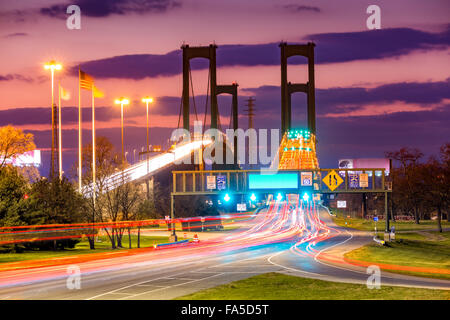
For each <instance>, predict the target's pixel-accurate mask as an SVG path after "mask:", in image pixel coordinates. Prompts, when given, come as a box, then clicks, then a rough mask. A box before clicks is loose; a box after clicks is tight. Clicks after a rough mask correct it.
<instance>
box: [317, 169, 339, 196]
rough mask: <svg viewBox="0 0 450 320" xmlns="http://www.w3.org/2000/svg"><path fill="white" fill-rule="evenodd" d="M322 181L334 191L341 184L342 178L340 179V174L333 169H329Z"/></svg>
mask: <svg viewBox="0 0 450 320" xmlns="http://www.w3.org/2000/svg"><path fill="white" fill-rule="evenodd" d="M322 181H323V182H324V183H325V184H326V186H327V187H328V188H329V189H330V190H331V191H334V190H335V189H336V188H337V187H339V186H340V185H341V183H342V182H344V180H342V178H341V176H340V175H339V174H338V173H337V172H336V171H334V170H331V171H330V172H329V173H328V174H327V175H326V176H325V178H323V179H322Z"/></svg>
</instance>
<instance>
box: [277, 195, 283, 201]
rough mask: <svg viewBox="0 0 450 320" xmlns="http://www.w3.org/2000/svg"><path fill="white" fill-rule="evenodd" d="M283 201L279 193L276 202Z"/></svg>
mask: <svg viewBox="0 0 450 320" xmlns="http://www.w3.org/2000/svg"><path fill="white" fill-rule="evenodd" d="M282 199H283V196H282V195H281V193H279V194H277V201H281V200H282Z"/></svg>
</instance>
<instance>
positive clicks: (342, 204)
mask: <svg viewBox="0 0 450 320" xmlns="http://www.w3.org/2000/svg"><path fill="white" fill-rule="evenodd" d="M337 207H338V208H347V201H345V200H343V201H338V202H337Z"/></svg>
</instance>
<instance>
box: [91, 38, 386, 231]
mask: <svg viewBox="0 0 450 320" xmlns="http://www.w3.org/2000/svg"><path fill="white" fill-rule="evenodd" d="M279 47H280V57H281V59H280V66H281V85H280V88H281V132H282V138H281V141H280V144H279V148H278V152H277V153H276V155H275V157H274V158H273V159H272V163H271V165H270V166H269V168H268V169H269V170H268V171H269V172H261V171H260V170H242V168H241V167H240V166H239V164H238V141H237V136H236V135H235V136H234V138H233V139H234V141H228V140H227V137H226V135H225V134H224V133H223V129H224V128H223V127H222V126H221V123H220V108H219V105H218V101H217V96H218V95H220V94H230V95H232V106H231V114H230V123H229V126H228V128H230V129H231V128H232V129H234V130H237V129H238V128H239V126H238V114H239V112H238V90H237V89H238V84H237V83H232V84H218V83H217V71H216V50H217V48H218V47H217V45H215V44H211V45H209V46H200V47H190V46H189V45H183V46H182V47H181V49H182V52H183V58H182V59H183V61H182V64H183V92H182V97H181V104H180V113H179V118H178V128H180V127H181V128H183V129H184V130H185V132H190V130H191V125H190V122H191V120H190V116H191V101H192V106H193V111H194V113H195V118H196V120H197V121H198V114H197V104H196V102H195V94H194V90H193V83H192V75H191V67H190V61H191V60H192V59H195V58H203V59H207V60H209V70H208V86H207V92H206V104H205V110H204V115H205V116H204V120H203V123H202V133H201V134H199V133H198V132H197V133H196V136H195V137H194V138H193V139H192V140H190V141H188V142H186V143H182V144H178V145H174V146H173V148H172V149H171V150H169V151H166V152H164V153H162V154H159V155H156V156H154V157H151V158H149V159H146V160H142V161H140V162H138V163H136V164H134V165H132V166H130V167H127V168H126V169H125V170H123V171H120V172H116V173H114V174H112V175H111V176H109V177H107V179H106V188H104V189H106V190H110V189H113V188H115V187H117V186H119V185H121V184H123V183H128V182H136V183H144V182H145V183H147V182H146V181H148V180H149V179H151V177H152V176H154V175H155V174H158V172H160V170H161V169H163V168H171V167H173V166H174V165H175V164H176V163H179V161H180V160H183V159H186V158H188V157H191V159H193V157H194V153H195V152H198V154H200V155H202V156H203V150H204V148H205V147H207V146H211V145H213V148H219V147H224V148H228V147H229V146H230V145H232V146H233V147H232V151H233V155H234V156H233V164H234V167H233V168H232V170H230V167H227V166H226V165H224V163H226V161H225V154H224V158H223V162H219V163H218V162H215V161H212V165H211V170H205V168H204V164H203V157H202V156H201V158H202V159H201V161H200V163H199V164H193V165H192V170H187V171H173V172H172V175H173V178H172V188H173V190H172V193H171V195H170V197H171V217H172V221H173V220H174V218H175V214H174V199H175V197H177V196H192V195H196V194H197V195H198V194H201V195H210V196H220V195H223V194H226V195H227V196H230V195H232V194H240V195H245V194H250V193H251V194H253V193H254V192H258V193H260V194H265V195H266V196H267V197H269V198H273V194H275V193H279V194H280V195H281V194H283V195H284V197H285V199H290V198H293V195H297V196H298V195H299V194H300V195H303V196H305V194H306V197H307V199H306V200H309V201H317V200H319V199H320V195H321V194H328V193H333V194H336V193H371V192H373V193H382V194H384V195H385V216H386V217H388V215H387V197H388V193H389V192H390V191H391V190H390V188H387V186H388V185H387V184H386V183H385V169H383V168H365V169H357V171H355V170H350V169H320V167H319V161H318V157H317V153H316V147H317V139H316V115H315V74H314V73H315V72H314V50H315V44H314V43H311V42H310V43H307V44H287V43H284V42H283V43H281V44H280V46H279ZM293 56H302V57H305V58H306V59H307V61H308V62H307V65H308V81H307V82H306V83H291V82H289V81H288V78H287V68H288V58H290V57H293ZM296 92H303V93H305V94H306V96H307V105H306V110H307V126H306V128H293V127H292V113H293V112H292V99H291V96H292V94H293V93H296ZM208 110H209V111H210V112H209V116H210V119H209V120H210V129H216V130H218V131H219V132H220V134H221V135H222V136H223V137H224V142H221V141H220V143H219V141H216V140H215V138H214V137H211V136H206V135H204V134H203V132H205V131H206V118H207V114H208ZM181 120H182V121H181ZM189 134H190V133H189ZM190 135H191V134H190ZM192 136H193V135H192ZM222 143H223V145H222ZM270 171H271V172H272V174H268V173H270ZM207 177H213V178H209V179H213V180H214V179H216V180H217V179H218V177H220V178H219V179H220V181H221V186H220V189H218V188H217V187H215V188H213V189H208V186H207V181H206V179H208V178H207ZM355 177H356V178H357V179H358V180H359V179H360V177H362V178H364V181H365V182H366V184H364V185H358V186H355V185H352V183H351V181H353V180H354V179H355ZM369 177H371V179H369ZM216 180H215V181H216ZM214 189H215V190H214ZM84 191H85V194H87V195H89V196H91V195H92V185H88V186H85V188H84ZM174 230H175V229H174V228H173V231H174ZM387 231H389V219H386V232H387ZM173 238H175V239H176V235H175V231H174V233H173Z"/></svg>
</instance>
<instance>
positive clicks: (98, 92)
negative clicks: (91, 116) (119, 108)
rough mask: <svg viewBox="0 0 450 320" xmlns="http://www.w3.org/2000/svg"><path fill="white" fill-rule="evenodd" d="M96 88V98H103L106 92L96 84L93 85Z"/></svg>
mask: <svg viewBox="0 0 450 320" xmlns="http://www.w3.org/2000/svg"><path fill="white" fill-rule="evenodd" d="M93 89H94V97H96V98H103V97H104V96H105V94H104V93H103V92H102V91H100V90H99V89H98V88H97V87H96V86H93Z"/></svg>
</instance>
